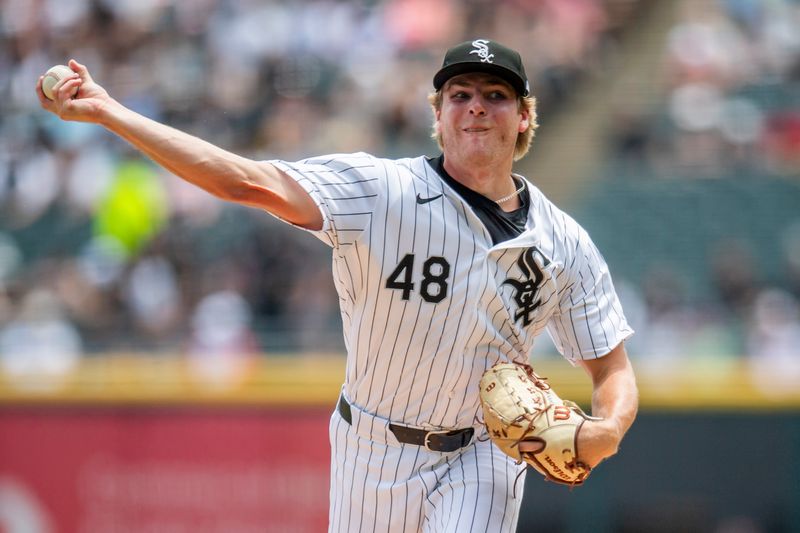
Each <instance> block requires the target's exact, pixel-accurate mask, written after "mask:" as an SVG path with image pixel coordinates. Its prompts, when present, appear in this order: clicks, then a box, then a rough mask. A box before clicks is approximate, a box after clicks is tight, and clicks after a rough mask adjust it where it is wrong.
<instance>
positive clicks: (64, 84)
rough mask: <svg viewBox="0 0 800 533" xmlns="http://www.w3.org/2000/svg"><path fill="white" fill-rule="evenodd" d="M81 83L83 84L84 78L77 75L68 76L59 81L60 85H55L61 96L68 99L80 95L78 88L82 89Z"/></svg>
mask: <svg viewBox="0 0 800 533" xmlns="http://www.w3.org/2000/svg"><path fill="white" fill-rule="evenodd" d="M81 84H83V80H81V79H80V78H79V77H77V76H76V77H74V78H67V79H64V80H61V81H60V82H59V85H58V86H56V87H55V91H56V92H57V94H58V95H59V96H60V97H61V98H63V99H64V100H68V99H70V98H75V97H76V96H77V95H78V89H80V87H81Z"/></svg>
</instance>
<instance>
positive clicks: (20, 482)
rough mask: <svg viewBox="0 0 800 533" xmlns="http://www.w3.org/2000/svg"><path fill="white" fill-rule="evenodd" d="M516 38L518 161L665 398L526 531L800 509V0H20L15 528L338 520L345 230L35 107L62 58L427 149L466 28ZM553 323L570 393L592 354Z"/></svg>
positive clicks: (6, 497) (755, 519) (265, 140)
mask: <svg viewBox="0 0 800 533" xmlns="http://www.w3.org/2000/svg"><path fill="white" fill-rule="evenodd" d="M482 36H485V37H489V38H493V39H497V40H499V41H502V42H505V43H506V44H508V45H510V46H512V47H514V48H517V49H518V50H520V51H521V52H522V54H523V57H524V59H525V60H526V69H527V71H528V74H529V76H530V77H531V79H532V86H533V91H534V93H535V95H536V96H537V98H538V101H539V113H540V123H541V125H542V126H541V128H540V130H539V133H538V135H537V138H536V139H535V141H534V145H533V148H532V152H531V154H530V155H529V156H528V157H527V158H526V159H524V160H522V161H521V162H520V163H519V166H518V168H517V170H518V171H519V172H520V173H522V174H524V175H526V176H528V177H529V178H531V179H532V180H533V181H534V182H535V183H537V184H538V185H539V186H540V187H541V188H542V189H543V190H544V192H545V193H546V194H548V195H549V196H550V197H551V198H553V199H554V200H555V201H556V202H557V203H559V204H560V205H561V206H562V207H564V208H565V209H566V210H567V211H568V212H570V213H571V214H573V216H574V217H575V218H576V219H577V220H578V221H579V222H581V223H582V224H583V225H584V226H585V227H586V228H587V229H588V230H589V232H590V233H591V234H592V236H593V237H594V239H595V241H596V242H597V244H598V245H599V247H600V249H601V250H602V251H603V253H604V255H605V257H606V259H607V260H608V262H609V264H610V266H611V269H612V273H614V276H615V282H616V285H617V287H618V289H619V290H620V292H621V294H622V296H623V299H624V303H625V308H626V312H627V314H628V315H629V318H630V319H631V321H632V323H633V325H634V327H635V328H636V330H637V334H636V336H635V337H634V338H633V339H632V340H631V342H630V344H629V352H630V354H631V357H632V359H633V361H634V364H635V366H636V368H637V372H638V373H639V376H640V380H641V389H642V390H641V392H642V413H641V415H640V419H639V422H638V423H637V424H636V425H635V426H634V429H633V430H632V431H631V434H630V436H629V438H628V440H626V442H625V443H624V446H623V449H622V454H621V455H620V456H618V457H616V458H614V459H612V460H611V461H609V463H608V464H607V465H603V467H602V468H600V469H598V471H597V473H596V476H595V477H594V478H593V479H592V481H591V482H590V483H589V484H588V485H587V486H586V487H582V488H581V489H579V490H576V491H574V492H570V493H567V492H565V491H561V490H560V489H558V488H556V487H552V486H550V485H549V484H544V483H543V482H541V480H539V479H538V477H536V476H535V475H531V476H529V477H528V481H527V483H526V488H525V490H526V493H525V494H526V496H525V498H526V505H525V508H524V511H523V515H522V517H521V521H520V531H569V532H576V531H592V532H596V531H626V532H627V531H630V532H633V531H665V532H666V531H714V532H722V533H734V532H735V533H754V532H772V531H777V532H783V531H787V532H789V531H800V511H798V508H800V481H798V480H800V463H798V460H797V458H796V455H797V453H796V452H797V451H798V450H800V303H799V301H800V300H798V299H799V298H800V2H798V1H797V0H676V1H669V0H494V1H492V0H361V1H357V0H313V1H312V0H307V1H305V0H304V1H296V2H288V1H267V0H191V1H190V0H186V1H179V0H69V1H56V0H1V1H0V43H1V46H0V87H1V88H2V92H3V94H4V95H5V96H4V97H3V98H2V99H0V531H1V532H3V533H21V532H31V533H37V532H51V531H80V532H94V531H103V532H123V531H124V532H134V531H135V532H144V531H147V532H157V531H158V532H160V531H170V532H181V531H193V532H206V531H208V532H211V531H226V532H250V531H320V530H324V528H325V524H326V512H327V501H326V491H327V446H328V443H327V425H326V418H327V416H328V415H329V413H330V411H331V410H332V406H333V403H334V401H335V399H336V395H337V392H338V386H339V383H340V381H341V377H342V368H343V366H342V365H343V358H342V353H343V343H342V340H341V333H340V322H339V316H338V311H337V307H336V305H337V298H336V294H335V292H334V290H333V285H332V282H331V281H330V279H329V278H330V259H329V255H328V253H329V252H328V250H327V248H326V247H325V246H324V245H322V244H321V243H318V242H317V241H316V239H314V238H313V237H311V236H309V235H306V234H303V233H302V232H298V231H295V230H293V229H291V228H287V227H285V226H284V225H282V224H281V223H279V222H277V221H276V220H275V219H273V218H271V217H270V216H269V215H266V214H264V213H261V212H258V211H255V210H249V209H244V208H240V207H236V206H232V205H227V204H224V203H222V202H219V201H217V200H215V199H214V198H212V197H211V196H209V195H207V194H205V193H204V192H202V191H199V190H195V189H193V188H192V187H190V186H188V185H185V184H183V183H182V182H180V181H179V180H178V179H177V178H175V177H174V176H172V175H170V174H168V173H166V172H165V171H163V170H161V169H159V168H157V167H155V166H154V165H152V164H151V163H150V162H149V161H147V160H144V159H142V158H141V157H140V156H138V155H137V154H136V153H135V152H133V151H132V150H131V149H130V148H129V147H128V146H127V145H126V144H124V143H123V142H122V141H119V140H117V139H116V138H114V137H113V136H111V135H109V134H107V133H105V132H104V131H103V130H102V129H101V128H99V127H94V126H87V125H81V124H67V123H62V122H60V121H58V120H57V119H56V118H54V117H52V116H50V115H49V114H47V113H45V112H44V111H42V110H40V108H39V106H38V102H37V101H36V97H35V94H34V86H35V83H36V79H37V77H38V76H39V75H40V74H41V73H43V72H44V71H45V70H46V69H47V68H48V67H49V66H51V65H53V64H57V63H64V62H66V60H67V59H68V58H70V57H74V58H77V59H79V60H80V61H81V62H83V63H85V64H87V65H88V66H89V68H90V70H91V71H92V73H93V75H94V77H95V79H96V80H97V81H98V82H99V83H100V84H102V85H103V86H105V87H106V88H107V89H108V90H109V92H110V93H111V94H112V96H115V97H116V98H118V99H120V100H121V101H123V102H124V103H125V104H126V105H128V106H130V107H132V108H134V109H136V110H138V111H140V112H141V113H143V114H145V115H147V116H150V117H152V118H155V119H157V120H161V121H164V122H167V123H169V124H171V125H173V126H176V127H178V128H181V129H184V130H186V131H188V132H190V133H193V134H196V135H198V136H200V137H202V138H204V139H206V140H209V141H211V142H214V143H216V144H219V145H221V146H223V147H225V148H228V149H230V150H232V151H234V152H237V153H240V154H243V155H248V156H251V157H255V158H263V159H267V158H273V157H280V158H282V159H289V160H292V159H299V158H302V157H305V156H308V155H314V154H321V153H331V152H346V151H367V152H371V153H374V154H376V155H381V156H387V157H395V156H406V155H416V154H419V153H427V154H431V155H434V154H435V153H436V147H435V145H434V144H433V143H432V141H430V138H429V131H430V123H431V118H430V111H429V109H428V107H427V103H426V98H425V96H426V94H427V92H428V91H429V89H430V83H431V82H430V79H431V75H432V73H433V72H434V71H435V69H436V68H437V67H438V64H439V62H440V61H441V56H442V53H443V51H444V49H445V48H446V47H447V46H449V45H451V44H453V43H456V42H459V41H462V40H465V39H471V38H475V37H482ZM554 352H555V351H554V349H553V347H552V344H551V343H550V342H549V340H548V339H547V338H542V339H541V345H540V348H539V349H538V350H536V351H535V353H534V355H533V362H534V365H535V366H537V368H540V369H544V372H540V373H544V374H546V375H548V376H550V379H551V380H552V381H553V382H554V383H557V384H558V386H559V387H560V390H562V389H563V391H564V395H566V396H572V397H575V398H577V399H579V400H581V401H582V402H584V403H586V402H587V401H588V391H589V389H588V383H587V382H586V380H585V379H584V378H583V376H582V375H580V372H577V373H576V371H575V370H574V369H571V368H569V365H566V364H565V363H563V362H562V361H559V356H558V355H557V354H555V353H554Z"/></svg>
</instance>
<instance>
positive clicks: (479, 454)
mask: <svg viewBox="0 0 800 533" xmlns="http://www.w3.org/2000/svg"><path fill="white" fill-rule="evenodd" d="M351 412H352V418H353V424H352V426H351V425H350V424H348V423H347V422H346V421H345V420H344V419H343V418H342V417H341V415H340V414H339V412H338V410H337V411H334V413H333V416H332V417H331V423H330V438H331V492H330V514H329V526H328V531H329V532H330V533H356V532H363V533H368V532H370V533H371V532H379V531H380V532H389V533H395V532H409V533H411V532H413V533H418V532H424V533H434V532H435V533H465V532H475V533H477V532H487V533H488V532H492V533H495V532H507V533H513V532H514V531H515V530H516V527H517V518H518V515H519V506H520V503H521V502H522V491H523V487H524V485H525V474H524V463H523V465H517V464H515V462H514V461H513V460H511V459H510V458H509V457H507V456H506V455H505V454H504V453H503V452H501V451H500V450H499V449H498V448H497V447H495V446H493V445H492V444H491V442H490V441H488V440H486V441H481V440H476V439H473V442H472V443H471V444H469V445H467V446H466V447H464V448H461V449H460V450H457V451H455V452H451V453H441V452H431V451H428V450H426V449H425V448H423V447H420V446H415V445H413V444H402V443H400V442H398V441H397V439H396V438H395V437H394V434H393V433H392V432H391V431H390V430H389V422H388V421H387V420H385V419H382V418H378V417H375V416H372V415H370V414H368V413H365V412H363V411H360V410H359V409H358V408H357V407H356V406H352V405H351ZM520 471H523V473H522V474H520ZM518 475H519V479H518V480H517V476H518ZM515 480H516V481H515ZM515 483H516V495H514V485H515Z"/></svg>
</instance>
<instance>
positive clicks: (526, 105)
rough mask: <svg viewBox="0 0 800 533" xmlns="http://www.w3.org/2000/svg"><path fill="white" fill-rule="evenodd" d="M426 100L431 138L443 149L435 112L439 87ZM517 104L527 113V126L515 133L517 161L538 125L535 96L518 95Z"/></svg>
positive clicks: (439, 103) (440, 102) (440, 96)
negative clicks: (431, 115) (431, 126)
mask: <svg viewBox="0 0 800 533" xmlns="http://www.w3.org/2000/svg"><path fill="white" fill-rule="evenodd" d="M428 102H429V103H430V104H431V108H432V109H433V133H431V138H432V139H434V140H435V141H436V143H437V144H438V145H439V149H441V150H444V142H443V141H442V133H441V132H440V131H439V130H438V129H437V128H436V113H437V112H439V111H440V110H441V109H442V91H441V89H440V90H438V91H436V92H432V93H430V94H429V95H428ZM517 104H518V109H519V110H524V111H527V113H528V128H527V129H526V130H525V131H523V132H522V133H520V134H519V135H517V143H516V144H515V145H514V161H519V160H520V159H522V158H523V157H524V156H525V154H527V153H528V150H530V147H531V143H532V142H533V136H534V135H535V134H536V128H538V127H539V123H538V122H537V121H536V116H537V115H536V98H535V97H533V96H518V97H517Z"/></svg>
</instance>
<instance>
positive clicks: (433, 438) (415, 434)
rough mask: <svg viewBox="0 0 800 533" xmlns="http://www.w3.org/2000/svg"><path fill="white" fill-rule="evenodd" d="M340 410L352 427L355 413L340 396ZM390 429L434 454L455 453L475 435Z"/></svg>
mask: <svg viewBox="0 0 800 533" xmlns="http://www.w3.org/2000/svg"><path fill="white" fill-rule="evenodd" d="M338 410H339V414H340V415H342V418H343V419H344V421H345V422H347V423H348V424H351V425H352V424H353V413H352V412H351V410H350V404H349V403H347V400H345V399H344V396H339V405H338ZM389 429H390V430H391V431H392V433H394V436H395V437H397V440H399V441H400V442H403V443H405V444H415V445H417V446H422V447H423V448H426V449H428V450H431V451H434V452H454V451H456V450H458V449H459V448H463V447H464V446H466V445H467V444H469V443H470V441H472V436H473V435H474V434H475V429H474V428H464V429H446V430H441V431H436V430H434V431H426V430H424V429H417V428H410V427H408V426H398V425H397V424H389Z"/></svg>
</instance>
